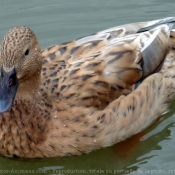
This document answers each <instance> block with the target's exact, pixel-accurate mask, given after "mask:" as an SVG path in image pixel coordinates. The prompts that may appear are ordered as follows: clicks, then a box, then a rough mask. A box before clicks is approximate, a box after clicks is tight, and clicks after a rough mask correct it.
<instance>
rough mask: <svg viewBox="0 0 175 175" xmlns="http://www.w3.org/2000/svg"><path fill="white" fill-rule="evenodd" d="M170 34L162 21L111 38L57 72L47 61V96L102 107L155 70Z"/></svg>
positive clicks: (166, 48)
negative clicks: (144, 29) (154, 25)
mask: <svg viewBox="0 0 175 175" xmlns="http://www.w3.org/2000/svg"><path fill="white" fill-rule="evenodd" d="M169 34H170V29H169V26H168V25H165V24H163V25H160V26H158V27H156V28H154V29H152V30H150V31H147V32H143V33H138V34H134V35H128V36H126V37H121V38H120V39H119V38H117V39H116V38H114V39H112V40H111V41H110V42H109V43H108V44H107V45H105V46H104V47H102V48H101V49H100V50H99V51H98V52H96V53H94V54H93V55H91V56H89V57H87V58H85V59H80V60H76V61H72V62H67V63H66V64H65V67H64V68H63V69H62V70H60V72H59V71H58V68H57V66H56V65H55V64H53V63H52V62H50V65H49V64H48V65H49V67H50V68H52V71H51V72H50V74H48V77H49V83H45V84H44V85H45V87H47V91H48V94H49V96H50V95H51V96H52V95H53V97H52V98H54V96H55V97H56V98H57V99H58V100H59V102H60V100H61V101H66V103H67V104H70V105H71V106H72V105H77V106H86V107H90V106H94V107H97V108H98V109H103V108H104V107H106V106H107V105H108V104H109V103H110V102H111V101H113V100H115V99H116V98H118V97H119V96H121V95H127V94H129V93H130V92H131V89H132V86H133V85H134V84H135V83H137V82H138V81H140V80H142V79H144V78H146V77H147V76H149V75H150V74H152V73H154V72H155V71H156V70H157V68H158V67H159V66H160V65H161V64H162V63H163V61H164V58H165V55H166V54H167V50H168V40H169ZM53 65H55V67H54V66H53ZM55 94H56V95H55ZM75 101H76V104H75Z"/></svg>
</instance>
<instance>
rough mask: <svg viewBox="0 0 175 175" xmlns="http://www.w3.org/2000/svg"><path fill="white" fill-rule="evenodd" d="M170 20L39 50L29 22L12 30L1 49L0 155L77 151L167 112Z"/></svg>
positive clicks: (172, 60)
mask: <svg viewBox="0 0 175 175" xmlns="http://www.w3.org/2000/svg"><path fill="white" fill-rule="evenodd" d="M174 22H175V18H174V17H168V18H164V19H160V20H154V21H149V22H142V23H134V24H126V25H123V26H118V27H114V28H111V29H107V30H104V31H101V32H98V33H95V34H93V35H90V36H87V37H83V38H79V39H77V40H74V41H71V42H68V43H63V44H60V45H54V46H51V47H49V48H46V49H44V50H41V48H40V45H39V42H38V40H37V38H36V35H35V33H34V32H33V31H32V30H31V29H30V28H28V27H25V26H18V27H14V28H13V29H11V30H10V31H9V32H8V33H7V34H6V35H5V36H4V38H3V39H2V43H1V50H0V77H1V79H0V84H1V86H0V154H1V155H3V156H10V157H22V158H44V157H62V156H73V155H74V156H75V155H81V154H83V153H89V152H91V151H93V150H96V149H100V148H103V147H107V146H111V145H113V144H115V143H117V142H120V141H122V140H124V139H126V138H128V137H130V136H132V135H134V134H136V133H138V132H140V131H141V130H143V129H145V128H146V127H148V126H149V125H150V124H151V123H152V122H153V121H154V120H155V119H156V118H158V117H159V116H160V115H162V114H164V113H166V112H168V106H169V104H170V102H171V100H172V99H173V98H174V87H175V81H174V77H175V30H172V26H173V24H174Z"/></svg>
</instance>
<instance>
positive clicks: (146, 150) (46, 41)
mask: <svg viewBox="0 0 175 175" xmlns="http://www.w3.org/2000/svg"><path fill="white" fill-rule="evenodd" d="M167 16H175V1H174V0H169V1H165V0H150V1H140V0H131V1H128V0H120V1H119V0H86V1H85V0H84V1H83V0H69V1H68V0H49V1H48V0H30V1H25V0H14V1H12V0H0V38H2V37H3V35H4V34H5V33H6V32H7V31H8V30H9V29H10V28H12V27H14V26H18V25H25V26H29V27H31V28H32V29H33V30H34V31H35V33H36V35H37V37H38V40H39V42H40V44H41V47H42V48H45V47H48V46H50V45H53V44H56V43H61V42H66V41H69V40H73V39H75V38H79V37H81V36H85V35H88V34H91V33H94V32H97V31H100V30H103V29H107V28H110V27H113V26H116V25H121V24H125V23H132V22H139V21H148V20H153V19H157V18H163V17H167ZM174 107H175V104H174V105H173V104H172V106H171V110H170V113H169V114H167V115H166V116H165V117H164V118H163V120H159V121H158V120H157V121H156V122H155V123H154V124H153V125H152V126H150V127H149V128H147V129H146V130H145V131H144V132H142V133H141V135H139V136H136V138H133V140H132V139H131V142H127V143H126V144H125V146H123V145H114V146H112V147H109V148H105V149H101V150H98V151H94V152H92V153H90V154H87V155H82V156H78V157H66V158H54V159H35V160H18V159H17V160H16V159H8V158H4V157H0V174H21V175H22V174H46V175H56V174H65V175H67V174H68V175H69V174H82V175H83V174H92V175H95V174H101V175H102V174H151V173H152V174H175V170H174V169H175V166H174V164H175V146H174V145H175V126H174V122H175V115H174V112H175V111H173V108H174ZM125 147H126V148H125ZM122 148H123V149H122ZM59 170H64V171H62V172H61V171H59ZM27 171H31V172H27ZM41 171H44V172H43V173H39V172H41Z"/></svg>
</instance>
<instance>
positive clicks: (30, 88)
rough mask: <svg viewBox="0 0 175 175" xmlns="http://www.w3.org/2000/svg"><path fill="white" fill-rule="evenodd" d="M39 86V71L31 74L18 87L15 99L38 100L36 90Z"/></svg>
mask: <svg viewBox="0 0 175 175" xmlns="http://www.w3.org/2000/svg"><path fill="white" fill-rule="evenodd" d="M39 84H40V71H38V72H36V73H35V74H33V76H31V77H29V78H27V79H26V80H23V81H22V82H21V83H20V84H19V87H18V91H17V94H16V98H25V99H29V100H36V98H38V95H39V93H38V89H39Z"/></svg>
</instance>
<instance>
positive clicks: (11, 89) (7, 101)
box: [0, 67, 18, 114]
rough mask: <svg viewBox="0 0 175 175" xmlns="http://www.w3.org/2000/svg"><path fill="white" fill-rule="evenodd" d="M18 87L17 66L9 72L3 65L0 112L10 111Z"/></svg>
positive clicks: (0, 87) (0, 84) (0, 86)
mask: <svg viewBox="0 0 175 175" xmlns="http://www.w3.org/2000/svg"><path fill="white" fill-rule="evenodd" d="M17 88H18V83H17V77H16V71H15V68H13V69H12V70H10V71H8V72H7V71H5V70H4V68H3V67H2V69H1V83H0V114H2V113H4V112H6V111H8V110H9V109H10V108H11V107H12V105H13V101H14V98H15V95H16V92H17Z"/></svg>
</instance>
